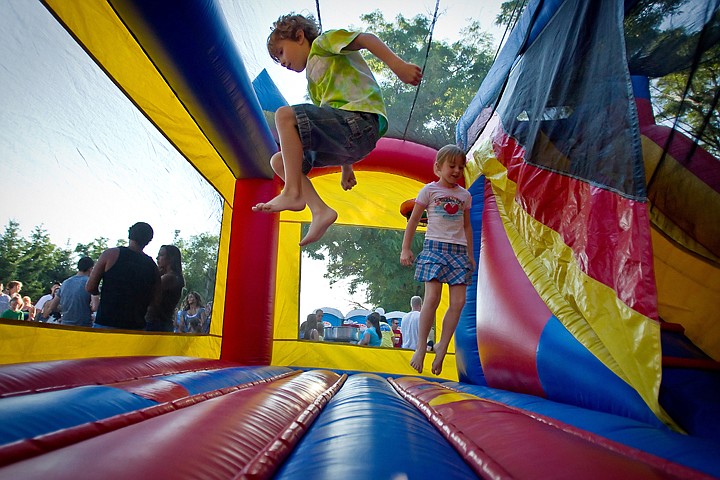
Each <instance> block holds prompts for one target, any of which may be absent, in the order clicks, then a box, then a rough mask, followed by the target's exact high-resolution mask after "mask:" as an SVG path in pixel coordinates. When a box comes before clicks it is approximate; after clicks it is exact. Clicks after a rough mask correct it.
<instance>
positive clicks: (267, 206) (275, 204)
mask: <svg viewBox="0 0 720 480" xmlns="http://www.w3.org/2000/svg"><path fill="white" fill-rule="evenodd" d="M304 209H305V201H304V200H303V199H302V197H300V196H294V195H289V194H287V193H285V190H283V191H282V192H280V195H278V196H277V197H275V198H273V199H272V200H270V201H269V202H265V203H258V204H256V205H255V206H254V207H252V210H253V212H267V213H273V212H282V211H284V210H292V211H293V212H300V211H302V210H304Z"/></svg>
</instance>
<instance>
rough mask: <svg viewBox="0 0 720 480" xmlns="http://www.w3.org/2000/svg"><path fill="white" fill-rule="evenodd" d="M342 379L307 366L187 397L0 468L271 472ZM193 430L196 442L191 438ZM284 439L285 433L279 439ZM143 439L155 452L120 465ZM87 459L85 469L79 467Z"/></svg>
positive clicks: (76, 474) (190, 474) (60, 473)
mask: <svg viewBox="0 0 720 480" xmlns="http://www.w3.org/2000/svg"><path fill="white" fill-rule="evenodd" d="M342 381H344V379H343V378H340V377H338V376H337V375H335V374H332V373H330V372H310V373H300V374H297V375H293V376H290V377H285V378H280V379H276V380H274V381H272V382H269V383H263V384H258V385H253V386H250V387H248V388H244V389H240V390H236V391H233V392H231V393H228V394H225V395H222V396H219V397H214V398H209V399H207V400H205V401H201V402H198V403H192V404H187V403H186V404H185V405H183V408H180V409H178V410H173V411H169V412H165V413H166V414H164V415H159V416H154V417H151V418H147V419H144V421H142V422H140V423H133V424H130V425H126V426H124V428H121V429H115V430H112V431H108V432H106V433H104V434H103V435H100V436H97V437H93V438H89V439H86V440H85V441H83V442H80V443H75V444H71V445H67V446H66V447H65V448H63V449H62V451H57V450H56V451H51V452H49V453H46V454H45V455H42V456H40V457H38V458H35V459H33V460H32V462H28V461H27V460H26V461H25V462H23V461H20V462H17V463H13V464H11V465H8V466H6V467H5V468H3V469H0V478H13V475H17V472H23V473H22V475H31V476H32V475H38V474H40V472H43V471H46V470H47V469H48V468H52V469H53V471H55V474H56V475H57V477H56V478H98V475H101V476H102V478H128V475H130V476H131V477H135V478H140V477H145V478H148V477H147V475H148V472H151V473H153V472H154V473H155V474H156V475H157V476H158V478H162V477H163V473H162V472H163V471H166V470H165V469H166V468H167V465H168V463H167V462H171V464H172V465H173V478H198V477H197V476H198V475H201V476H218V475H222V476H227V475H228V473H230V472H237V474H238V475H242V474H248V475H260V474H263V475H267V473H268V469H274V468H276V467H277V464H278V463H279V462H280V461H281V460H282V458H283V456H284V455H286V454H287V450H288V449H291V448H292V447H293V446H294V444H295V442H296V441H297V438H299V436H300V434H301V432H302V431H303V430H304V429H305V428H306V427H307V425H308V424H309V423H311V422H312V420H313V418H314V417H315V416H317V414H318V412H319V410H320V408H321V407H322V405H324V404H325V403H326V402H327V401H328V399H329V398H330V397H331V396H332V395H333V394H334V392H335V391H337V389H338V388H339V387H340V385H341V384H342ZM260 426H262V428H258V427H260ZM172 432H174V433H172ZM189 432H192V438H193V442H187V441H186V440H185V437H186V435H188V433H189ZM280 438H282V439H283V440H282V442H281V443H278V439H280ZM138 444H143V445H146V446H151V445H152V448H150V450H151V451H152V454H149V455H146V456H142V457H139V456H134V457H132V458H134V461H133V462H131V464H128V462H126V461H125V462H124V463H123V464H124V465H125V467H124V468H123V469H117V465H118V464H119V463H118V462H121V461H122V458H125V459H127V458H128V457H127V456H126V455H128V454H129V452H130V451H132V449H134V448H136V445H138ZM233 444H234V446H232V447H230V445H233ZM112 445H114V447H112ZM148 448H149V447H146V451H147V450H148ZM178 452H179V454H178ZM59 458H62V461H58V459H59ZM80 459H82V462H83V465H84V469H83V470H82V471H78V470H77V469H76V468H74V463H75V462H77V461H81V460H80ZM270 471H272V470H270ZM220 472H225V473H224V474H221V473H220ZM243 472H244V473H243ZM263 472H265V473H263ZM15 478H17V477H15Z"/></svg>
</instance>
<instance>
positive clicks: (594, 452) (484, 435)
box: [390, 377, 708, 480]
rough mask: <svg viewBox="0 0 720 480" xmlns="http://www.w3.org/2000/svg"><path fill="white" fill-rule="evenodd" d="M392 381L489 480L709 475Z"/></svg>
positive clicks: (513, 412)
mask: <svg viewBox="0 0 720 480" xmlns="http://www.w3.org/2000/svg"><path fill="white" fill-rule="evenodd" d="M390 382H391V383H392V384H393V386H395V388H396V389H397V390H398V392H399V393H400V395H402V396H403V397H404V398H405V399H406V400H408V401H410V402H411V403H413V404H414V405H415V406H416V407H417V408H418V409H419V410H420V411H421V412H423V414H424V415H425V416H426V417H427V418H428V420H430V422H432V423H433V424H434V425H435V427H436V428H437V429H438V430H439V431H440V432H441V433H442V434H443V435H444V436H445V438H447V440H448V441H449V442H450V443H451V444H452V445H453V446H454V447H455V449H456V450H458V452H460V454H461V455H463V456H464V458H465V461H467V462H468V464H469V465H470V466H471V467H472V468H473V469H474V470H475V472H476V473H477V474H478V475H479V476H481V477H482V478H494V479H502V478H513V479H518V478H532V479H548V480H555V479H558V478H632V479H641V478H652V479H658V478H688V479H689V478H708V477H707V475H704V474H703V473H701V472H698V471H696V470H693V469H690V468H687V467H684V466H682V465H678V464H675V463H672V462H669V461H667V460H665V459H662V458H658V457H655V456H653V455H650V454H648V453H645V452H642V451H640V450H636V449H634V448H631V447H628V446H625V445H622V444H620V443H617V442H613V441H611V440H608V439H606V438H604V437H601V436H599V435H596V434H593V433H590V432H587V431H584V430H580V429H577V428H575V427H573V426H571V425H568V424H565V423H562V422H559V421H557V420H555V419H552V418H550V417H545V416H542V415H539V414H537V413H531V412H527V411H525V410H522V409H519V408H513V407H509V406H507V405H503V404H500V403H496V402H493V401H489V400H485V399H482V398H479V397H475V396H473V395H470V394H466V393H461V392H457V391H454V390H451V389H449V388H446V387H443V386H441V385H439V384H436V383H432V382H428V381H426V380H422V379H419V378H414V377H404V378H400V379H397V380H391V381H390Z"/></svg>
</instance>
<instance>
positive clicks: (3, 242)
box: [0, 220, 75, 300]
mask: <svg viewBox="0 0 720 480" xmlns="http://www.w3.org/2000/svg"><path fill="white" fill-rule="evenodd" d="M74 262H75V261H74V260H73V258H72V252H71V251H70V250H67V249H62V248H59V247H57V246H56V245H54V244H53V243H52V242H51V241H50V237H49V236H48V234H47V231H46V230H45V229H44V228H42V227H41V226H36V227H35V229H34V230H33V232H32V234H31V236H30V240H26V239H24V238H22V237H21V236H20V225H19V224H18V223H17V222H15V221H13V220H10V221H9V222H8V225H7V226H6V228H5V233H4V234H3V235H2V237H0V278H2V279H3V281H4V282H5V283H7V282H8V281H10V280H20V281H21V282H22V283H23V289H22V292H21V293H22V294H23V295H28V296H29V297H30V298H32V299H33V300H37V299H38V298H40V296H42V295H44V294H45V293H47V291H48V289H49V288H50V284H51V283H52V282H54V281H63V280H64V279H65V278H67V277H69V276H70V275H72V274H73V273H74V272H75V264H74Z"/></svg>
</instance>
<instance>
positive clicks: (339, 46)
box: [253, 14, 422, 246]
mask: <svg viewBox="0 0 720 480" xmlns="http://www.w3.org/2000/svg"><path fill="white" fill-rule="evenodd" d="M267 48H268V52H269V54H270V57H272V59H273V60H275V61H276V62H277V63H279V64H281V65H282V66H283V67H285V68H287V69H289V70H293V71H295V72H302V71H303V70H305V71H306V76H307V80H308V92H309V94H310V99H311V100H312V102H313V104H312V105H311V104H302V105H295V106H292V107H280V108H279V109H278V110H277V112H276V113H275V124H276V126H277V130H278V135H279V137H280V152H278V153H276V154H275V155H273V156H272V158H271V159H270V164H271V166H272V168H273V170H274V171H275V173H277V175H278V176H279V177H280V178H282V179H283V180H284V181H285V187H284V188H283V191H282V192H281V193H280V194H279V195H278V196H276V197H275V198H273V199H272V200H270V201H268V202H266V203H258V204H257V205H255V206H254V207H253V211H256V212H270V213H271V212H281V211H283V210H293V211H300V210H303V209H304V208H305V206H307V207H308V208H310V212H311V214H312V221H311V223H310V228H309V229H308V233H307V234H306V235H305V237H304V238H303V239H302V240H301V241H300V246H304V245H308V244H310V243H312V242H315V241H317V240H319V239H320V238H321V237H322V236H323V235H324V234H325V231H326V230H327V229H328V227H330V225H332V224H333V223H334V222H335V220H336V219H337V212H336V211H335V210H333V209H332V208H330V207H329V206H328V205H327V204H326V203H325V202H324V201H323V200H322V199H321V198H320V196H319V195H318V193H317V191H316V190H315V188H314V187H313V185H312V183H311V182H310V180H309V179H308V177H307V174H308V172H309V171H310V169H312V168H313V167H324V166H330V165H335V166H340V167H341V170H342V176H341V181H340V184H341V186H342V188H343V189H344V190H350V189H351V188H353V187H354V186H355V185H356V184H357V181H356V179H355V173H354V172H353V169H352V164H353V163H355V162H357V161H359V160H361V159H362V158H363V157H365V156H366V155H367V154H368V153H370V152H371V151H372V150H373V148H375V144H376V143H377V141H378V139H379V138H380V137H381V136H382V135H383V134H384V133H385V132H386V131H387V125H388V122H387V114H386V112H385V104H384V102H383V99H382V95H381V93H380V86H379V85H378V83H377V81H376V80H375V77H374V76H373V74H372V72H371V71H370V68H369V67H368V65H367V63H366V62H365V60H364V59H363V57H362V55H360V52H359V50H361V49H367V50H368V51H370V52H371V53H372V54H373V55H375V56H376V57H378V58H379V59H380V60H382V61H383V62H384V63H385V64H386V65H387V66H388V67H390V69H391V70H392V71H393V72H394V73H395V74H396V75H397V76H398V78H400V80H402V81H403V82H405V83H409V84H411V85H418V84H419V83H420V79H421V77H422V73H421V71H420V68H419V67H418V66H417V65H414V64H412V63H408V62H405V61H404V60H402V59H401V58H400V57H398V56H397V55H395V53H393V51H392V50H390V48H388V46H387V45H385V43H384V42H383V41H382V40H380V39H379V38H378V37H376V36H375V35H373V34H371V33H361V32H349V31H347V30H329V31H327V32H324V33H322V34H321V33H320V30H319V27H318V26H317V24H316V23H315V19H314V18H313V17H312V16H308V17H307V18H306V17H303V16H302V15H296V14H290V15H285V16H282V17H280V18H279V19H278V20H277V21H276V22H275V23H274V24H273V31H272V33H270V36H269V37H268V40H267Z"/></svg>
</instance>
